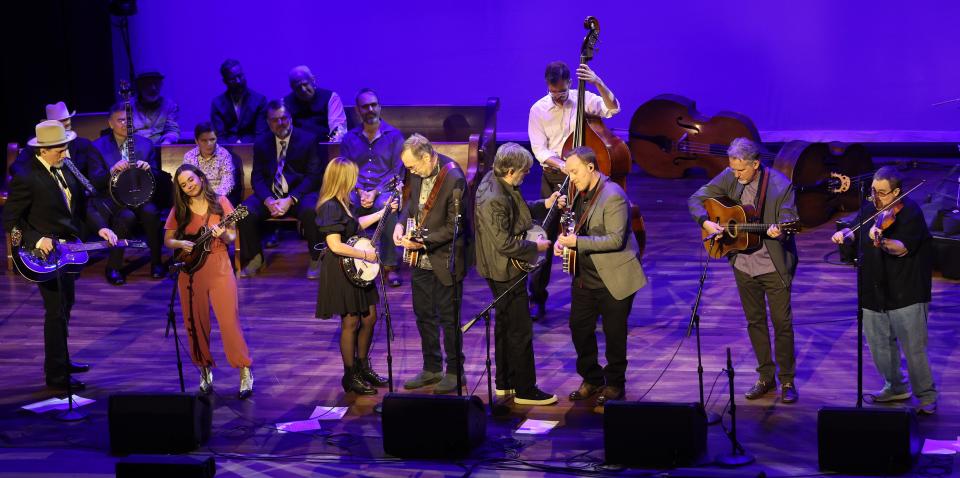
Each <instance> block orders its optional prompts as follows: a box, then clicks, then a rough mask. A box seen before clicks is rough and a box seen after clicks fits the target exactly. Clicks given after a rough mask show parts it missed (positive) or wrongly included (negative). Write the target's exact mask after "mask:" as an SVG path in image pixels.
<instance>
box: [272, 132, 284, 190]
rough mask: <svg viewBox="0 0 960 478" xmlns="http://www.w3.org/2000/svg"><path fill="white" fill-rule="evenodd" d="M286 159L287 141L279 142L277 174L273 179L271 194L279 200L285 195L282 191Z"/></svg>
mask: <svg viewBox="0 0 960 478" xmlns="http://www.w3.org/2000/svg"><path fill="white" fill-rule="evenodd" d="M286 159H287V141H286V140H281V141H280V154H279V155H278V156H277V174H276V175H275V176H274V177H273V193H274V194H275V195H276V196H277V197H278V198H281V197H283V196H285V195H286V191H284V190H283V165H284V163H285V162H286Z"/></svg>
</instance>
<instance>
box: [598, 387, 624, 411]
mask: <svg viewBox="0 0 960 478" xmlns="http://www.w3.org/2000/svg"><path fill="white" fill-rule="evenodd" d="M626 396H627V393H626V391H624V389H622V388H620V387H613V386H610V385H607V386H605V387H603V390H601V391H600V395H599V396H597V405H596V406H597V408H603V406H604V405H606V404H607V402H609V401H610V400H623V399H624V397H626Z"/></svg>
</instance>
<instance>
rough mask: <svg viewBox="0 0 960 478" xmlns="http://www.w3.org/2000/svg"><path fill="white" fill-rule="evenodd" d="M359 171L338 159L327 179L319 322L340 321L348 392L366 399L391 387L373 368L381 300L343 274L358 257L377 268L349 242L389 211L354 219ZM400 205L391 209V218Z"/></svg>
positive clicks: (321, 210)
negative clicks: (346, 261) (345, 264)
mask: <svg viewBox="0 0 960 478" xmlns="http://www.w3.org/2000/svg"><path fill="white" fill-rule="evenodd" d="M357 173H358V171H357V165H356V164H355V163H354V162H353V161H350V160H348V159H345V158H334V159H333V160H332V161H330V163H329V164H328V165H327V169H326V171H325V172H324V173H323V186H321V188H320V199H319V200H318V201H317V227H318V228H319V230H320V234H321V235H322V236H324V237H325V238H326V239H325V240H326V243H327V249H326V251H325V252H324V254H323V259H322V261H323V262H322V265H321V267H320V287H319V290H318V292H317V313H316V315H317V317H318V318H321V319H329V318H330V317H332V316H334V315H339V316H340V318H341V321H342V323H341V331H340V355H341V356H342V357H343V370H344V373H343V380H342V381H341V384H342V385H343V390H344V391H345V392H354V393H357V394H361V395H373V394H375V393H377V390H376V389H375V388H373V387H374V386H377V387H382V386H384V385H386V383H387V381H386V379H384V378H383V377H381V376H380V375H379V374H377V373H376V372H374V371H373V369H372V368H370V360H369V358H368V353H369V351H370V342H371V339H372V338H373V326H374V324H376V321H377V302H378V301H379V300H380V296H379V295H378V294H377V289H376V287H375V286H374V285H373V284H372V283H371V284H370V285H368V286H366V287H357V286H356V285H354V284H353V283H352V282H350V280H349V279H347V276H346V275H344V273H343V270H342V269H341V268H340V264H339V262H340V259H341V258H342V257H353V258H357V259H363V260H365V261H368V262H377V261H378V260H379V258H378V257H377V254H376V252H373V251H364V250H361V249H357V248H355V247H351V246H349V245H347V242H346V241H347V239H349V238H351V237H353V236H355V235H356V234H357V230H358V229H365V228H367V227H368V226H370V225H371V224H375V223H376V222H377V221H379V220H380V219H381V218H382V217H383V215H384V214H386V213H387V211H386V210H380V211H377V212H375V213H373V214H368V215H366V216H362V217H359V218H356V217H354V211H355V210H356V207H355V205H353V204H351V202H350V192H351V191H353V189H354V188H355V187H356V186H357ZM396 209H397V203H396V202H394V203H393V204H391V205H390V212H393V211H395V210H396Z"/></svg>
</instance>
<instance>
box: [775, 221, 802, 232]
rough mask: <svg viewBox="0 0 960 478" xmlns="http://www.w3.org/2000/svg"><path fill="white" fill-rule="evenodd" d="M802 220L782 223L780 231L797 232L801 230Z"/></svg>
mask: <svg viewBox="0 0 960 478" xmlns="http://www.w3.org/2000/svg"><path fill="white" fill-rule="evenodd" d="M800 229H801V226H800V221H789V222H782V223H780V232H782V233H784V234H796V233H798V232H800Z"/></svg>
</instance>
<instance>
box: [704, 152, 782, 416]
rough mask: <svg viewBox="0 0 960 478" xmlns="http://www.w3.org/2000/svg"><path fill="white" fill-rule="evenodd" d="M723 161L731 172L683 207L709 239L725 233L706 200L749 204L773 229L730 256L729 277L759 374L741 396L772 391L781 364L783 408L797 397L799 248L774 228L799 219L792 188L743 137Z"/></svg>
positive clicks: (754, 397)
mask: <svg viewBox="0 0 960 478" xmlns="http://www.w3.org/2000/svg"><path fill="white" fill-rule="evenodd" d="M727 156H728V157H729V159H730V167H728V168H727V169H725V170H723V172H722V173H720V174H718V175H717V176H716V177H715V178H713V179H711V180H710V182H709V183H707V184H705V185H704V186H703V187H701V188H700V189H698V190H697V192H695V193H693V195H692V196H690V199H689V200H687V207H688V208H689V209H690V214H691V215H692V216H693V218H694V219H695V220H696V221H697V223H699V224H700V226H701V227H702V228H704V229H705V230H706V231H707V232H708V233H710V234H722V233H723V231H724V228H723V227H722V226H721V225H719V224H717V223H716V222H715V221H714V220H711V218H709V217H707V210H706V208H705V207H704V205H703V202H704V201H705V200H706V199H707V198H717V197H724V196H725V197H728V198H730V199H732V200H734V201H736V202H737V203H738V204H742V205H753V206H754V207H755V208H756V210H757V211H759V214H760V216H761V217H760V219H761V221H762V222H763V223H765V224H772V225H771V226H770V227H769V228H768V229H767V230H766V233H765V234H763V238H762V239H763V240H762V241H760V242H761V245H760V247H759V248H758V249H755V250H751V251H741V252H739V253H731V254H730V255H729V256H728V257H727V259H728V260H729V261H730V265H731V266H733V277H734V279H736V282H737V290H738V291H739V292H740V303H741V305H742V306H743V313H744V315H746V318H747V333H748V334H749V335H750V343H751V344H752V345H753V352H754V353H755V354H756V356H757V373H759V374H760V378H759V379H758V380H757V383H756V384H754V385H753V387H752V388H750V390H748V391H747V393H746V394H744V396H745V397H746V398H747V399H748V400H753V399H756V398H760V397H762V396H763V395H765V394H766V393H767V392H769V391H771V390H774V389H776V388H777V382H776V380H775V378H774V375H777V364H779V365H780V372H779V374H778V375H779V378H780V383H781V391H780V399H781V400H782V401H783V403H793V402H796V401H797V399H798V398H799V397H800V395H799V393H798V392H797V387H796V386H795V384H794V381H793V380H794V375H795V374H796V358H795V357H794V344H793V310H792V308H791V305H790V294H791V284H792V282H793V275H794V273H795V272H796V270H797V244H796V242H795V241H794V239H793V236H791V235H788V234H783V233H782V232H781V230H780V228H779V227H778V226H777V224H780V223H784V222H791V221H796V220H797V218H798V217H799V216H798V215H797V206H796V203H795V202H794V191H793V185H792V184H791V183H790V180H789V179H787V177H786V176H784V175H783V174H781V173H780V172H778V171H775V170H773V169H771V168H767V167H764V166H762V165H761V164H760V161H759V157H760V148H759V146H757V144H756V143H754V142H753V141H750V140H749V139H747V138H737V139H735V140H733V142H732V143H730V148H729V149H728V150H727ZM764 185H766V187H765V188H764ZM764 189H765V190H766V193H765V194H764V192H763V191H764ZM767 302H769V304H770V321H771V322H773V330H774V346H775V353H776V358H777V362H776V363H774V361H773V358H772V357H771V353H770V332H769V330H768V326H767Z"/></svg>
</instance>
